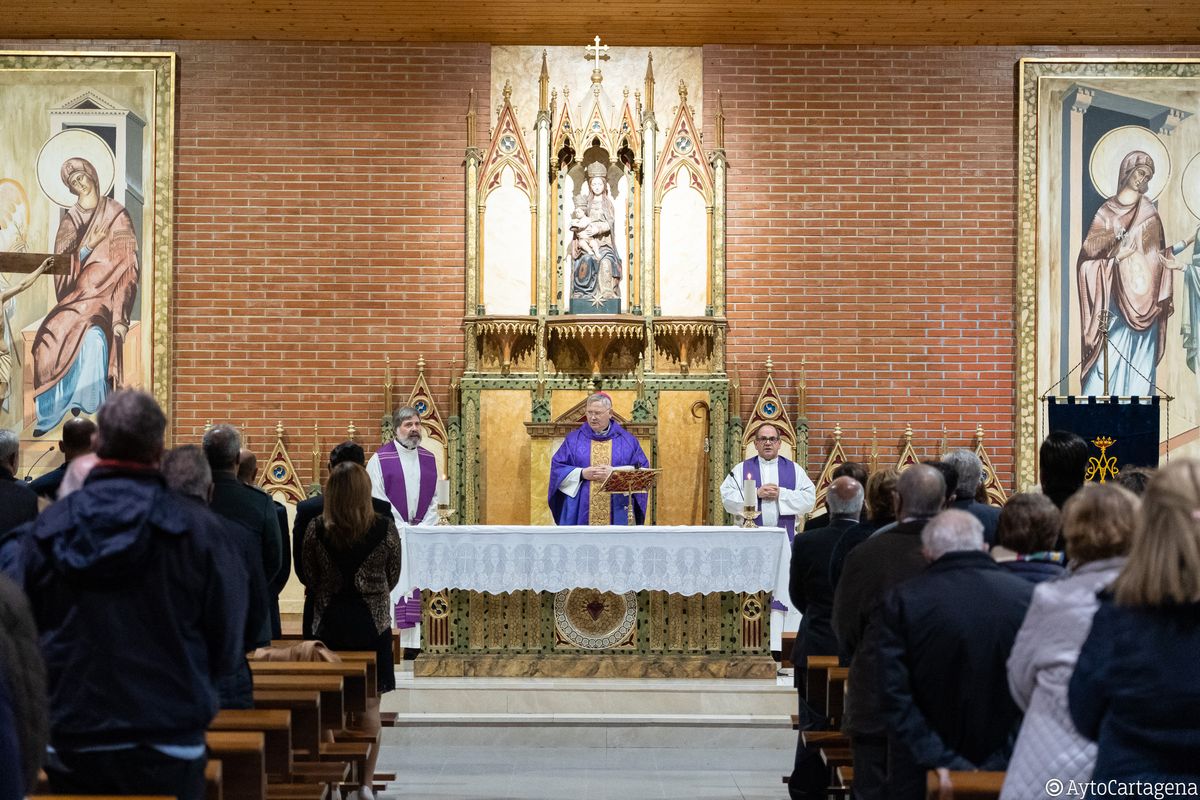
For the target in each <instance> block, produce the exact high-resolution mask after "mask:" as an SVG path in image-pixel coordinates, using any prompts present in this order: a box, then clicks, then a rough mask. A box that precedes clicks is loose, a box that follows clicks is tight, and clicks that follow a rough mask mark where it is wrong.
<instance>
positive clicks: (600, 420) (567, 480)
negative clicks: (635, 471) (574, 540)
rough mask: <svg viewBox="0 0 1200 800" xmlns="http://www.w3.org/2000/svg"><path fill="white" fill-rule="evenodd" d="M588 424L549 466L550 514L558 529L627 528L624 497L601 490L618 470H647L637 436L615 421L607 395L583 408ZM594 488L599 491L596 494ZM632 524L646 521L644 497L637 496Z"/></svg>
mask: <svg viewBox="0 0 1200 800" xmlns="http://www.w3.org/2000/svg"><path fill="white" fill-rule="evenodd" d="M584 408H585V409H586V411H587V422H585V423H583V424H582V425H580V426H579V429H578V430H576V431H572V432H571V433H569V434H567V438H566V439H565V440H564V441H563V443H562V445H561V446H560V447H559V448H558V451H557V452H556V453H555V454H554V458H553V460H552V461H551V462H550V493H549V502H550V512H551V513H552V514H553V515H554V522H555V523H557V524H558V525H625V524H627V522H628V520H629V509H628V508H627V507H626V506H627V498H626V496H625V495H623V494H612V495H609V494H604V493H602V492H600V491H599V489H600V487H601V486H603V485H604V481H605V480H606V479H607V478H608V476H609V474H611V473H612V471H613V469H614V468H615V467H623V466H629V467H637V468H647V467H649V466H650V462H649V461H648V460H647V459H646V454H645V453H643V452H642V446H641V445H640V444H638V440H637V438H635V437H634V435H633V434H631V433H630V432H629V431H627V430H625V429H624V428H622V427H621V426H620V425H619V424H618V423H617V422H615V421H614V420H613V418H612V398H610V397H609V396H608V395H607V394H604V393H603V392H598V393H596V394H593V395H590V396H589V397H588V399H587V402H586V403H585V404H584ZM593 490H596V491H593ZM633 504H634V520H635V521H636V522H637V523H638V524H641V523H642V522H644V521H645V519H646V495H645V493H642V494H635V495H633Z"/></svg>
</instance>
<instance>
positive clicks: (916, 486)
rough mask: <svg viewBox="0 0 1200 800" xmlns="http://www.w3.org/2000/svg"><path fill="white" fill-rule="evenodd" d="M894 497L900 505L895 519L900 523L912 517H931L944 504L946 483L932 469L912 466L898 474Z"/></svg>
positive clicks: (919, 465)
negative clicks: (896, 497)
mask: <svg viewBox="0 0 1200 800" xmlns="http://www.w3.org/2000/svg"><path fill="white" fill-rule="evenodd" d="M896 495H897V496H898V498H899V500H898V502H899V504H900V508H899V512H898V513H897V514H896V518H897V519H899V520H900V521H901V522H903V521H904V520H906V519H913V518H914V517H932V516H933V515H934V514H936V513H938V512H939V511H941V510H942V505H943V504H944V503H945V502H946V481H945V479H944V478H942V473H940V472H938V471H937V470H936V469H934V468H933V467H931V466H928V465H926V464H914V465H913V466H911V467H909V468H908V469H906V470H904V472H902V473H900V480H898V481H897V482H896Z"/></svg>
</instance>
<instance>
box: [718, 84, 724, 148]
mask: <svg viewBox="0 0 1200 800" xmlns="http://www.w3.org/2000/svg"><path fill="white" fill-rule="evenodd" d="M716 129H717V130H716V134H717V148H718V149H724V147H725V108H724V106H723V105H722V104H721V91H720V90H719V89H718V90H717V117H716Z"/></svg>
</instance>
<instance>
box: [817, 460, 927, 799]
mask: <svg viewBox="0 0 1200 800" xmlns="http://www.w3.org/2000/svg"><path fill="white" fill-rule="evenodd" d="M896 494H897V499H896V505H897V507H896V519H897V520H899V523H898V524H897V525H896V527H894V528H891V529H890V530H886V531H881V532H880V533H878V534H877V535H875V536H872V537H871V538H870V539H868V540H867V541H865V542H863V543H862V544H860V545H859V546H858V547H856V548H854V549H853V550H852V551H850V554H849V555H848V556H847V557H846V563H845V566H844V568H843V570H842V577H841V579H840V580H839V581H838V584H837V590H836V592H835V593H834V598H833V630H834V633H836V634H837V639H838V648H839V652H838V655H840V656H841V657H842V660H843V663H847V662H848V663H849V664H850V678H849V685H848V688H847V693H846V705H845V708H844V709H843V711H842V730H843V731H844V732H845V733H847V734H848V735H849V736H850V744H851V747H852V748H853V750H854V790H853V791H854V796H855V797H856V798H859V799H860V800H877V799H882V798H888V797H890V794H889V793H888V787H887V761H888V744H887V724H886V720H885V719H884V716H883V711H882V708H881V703H882V696H881V695H882V691H881V688H882V687H881V681H882V669H881V664H880V653H879V645H878V617H879V607H880V604H881V603H882V601H883V596H884V593H885V592H887V590H888V589H890V588H892V587H893V586H895V585H896V584H898V583H900V582H901V581H904V580H907V579H909V578H911V577H913V576H915V575H918V574H919V573H920V572H921V571H922V570H923V569H925V558H924V556H922V555H921V530H922V529H923V528H924V527H925V523H926V522H928V521H929V520H930V519H931V518H932V517H933V516H934V515H935V514H937V513H938V512H939V511H941V509H942V505H943V503H945V501H946V482H945V481H944V480H943V479H942V474H941V473H940V472H938V471H937V470H936V469H934V468H933V467H930V466H928V465H926V464H914V465H913V466H911V467H909V468H908V469H906V470H905V471H904V472H903V473H901V475H900V478H899V480H898V481H897V482H896Z"/></svg>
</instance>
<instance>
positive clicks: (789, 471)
mask: <svg viewBox="0 0 1200 800" xmlns="http://www.w3.org/2000/svg"><path fill="white" fill-rule="evenodd" d="M780 444H781V442H780V440H779V429H778V428H776V427H775V426H774V425H771V424H769V423H764V424H762V425H760V426H759V427H758V430H757V431H756V432H755V434H754V448H755V449H756V450H757V451H758V455H757V456H753V457H751V458H748V459H746V460H745V461H743V462H742V463H741V464H738V465H737V466H735V467H734V468H733V469H732V470H731V471H730V473H729V475H728V476H727V477H726V478H725V481H724V483H722V484H721V501H722V503H723V504H724V506H725V510H726V511H728V512H729V513H730V514H733V515H734V516H735V517H737V519H738V520H739V521H741V518H742V509H743V508H744V507H745V505H746V503H745V501H744V500H743V498H742V488H743V486H744V483H743V482H744V479H745V478H747V477H749V478H751V479H752V480H753V481H754V485H755V487H756V488H757V491H756V492H755V494H756V495H757V496H756V497H755V498H754V504H755V506H756V507H757V508H758V510H759V512H761V514H762V516H760V517H759V518H758V520H757V522H758V524H759V525H760V526H762V527H765V528H774V527H780V528H783V529H784V530H785V531H787V534H788V541H789V542H790V541H791V540H792V539H794V538H796V518H797V517H803V516H804V515H805V514H807V513H808V512H810V511H812V510H813V506H814V505H816V500H817V489H816V487H815V486H813V482H812V481H810V480H809V479H808V475H806V474H805V473H804V470H803V469H801V468H800V467H799V466H798V465H797V464H796V462H794V461H790V460H788V459H786V458H784V457H783V456H781V455H779V447H780ZM802 529H803V526H802Z"/></svg>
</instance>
